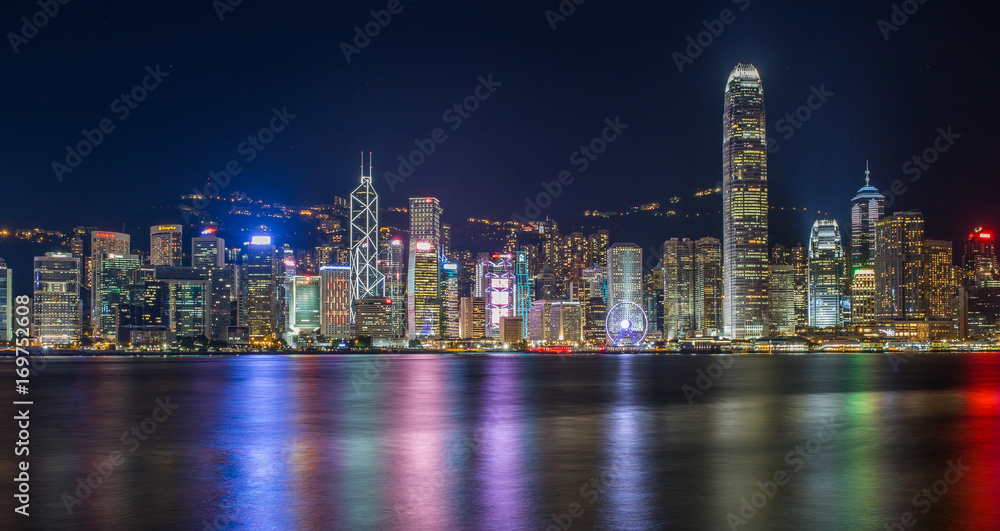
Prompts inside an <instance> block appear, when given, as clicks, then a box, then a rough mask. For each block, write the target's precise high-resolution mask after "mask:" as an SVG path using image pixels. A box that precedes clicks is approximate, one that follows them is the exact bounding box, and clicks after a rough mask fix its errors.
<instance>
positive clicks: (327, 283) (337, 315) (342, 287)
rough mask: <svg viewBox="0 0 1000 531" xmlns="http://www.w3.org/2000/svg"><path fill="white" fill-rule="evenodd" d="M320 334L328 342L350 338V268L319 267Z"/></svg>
mask: <svg viewBox="0 0 1000 531" xmlns="http://www.w3.org/2000/svg"><path fill="white" fill-rule="evenodd" d="M319 277H320V284H319V298H320V317H319V319H320V334H322V335H323V336H325V337H326V338H327V339H328V340H336V339H348V338H349V337H351V268H350V267H347V266H334V265H327V266H320V268H319Z"/></svg>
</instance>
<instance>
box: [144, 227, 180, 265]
mask: <svg viewBox="0 0 1000 531" xmlns="http://www.w3.org/2000/svg"><path fill="white" fill-rule="evenodd" d="M182 232H183V228H182V227H181V226H180V225H153V226H152V227H150V228H149V264H150V265H153V266H179V265H181V259H182V256H183V251H182V247H181V246H182V245H183V244H182V237H181V236H182Z"/></svg>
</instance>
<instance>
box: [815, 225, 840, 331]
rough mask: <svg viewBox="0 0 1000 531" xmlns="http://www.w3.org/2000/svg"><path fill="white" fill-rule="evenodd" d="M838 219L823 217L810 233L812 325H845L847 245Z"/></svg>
mask: <svg viewBox="0 0 1000 531" xmlns="http://www.w3.org/2000/svg"><path fill="white" fill-rule="evenodd" d="M841 242H842V240H841V238H840V226H839V225H837V220H832V219H820V220H817V221H816V222H815V223H813V228H812V233H811V234H810V235H809V326H813V327H816V328H840V327H841V326H843V324H844V321H843V312H844V308H845V307H846V305H845V304H844V303H845V298H844V260H845V257H844V246H843V244H842V243H841Z"/></svg>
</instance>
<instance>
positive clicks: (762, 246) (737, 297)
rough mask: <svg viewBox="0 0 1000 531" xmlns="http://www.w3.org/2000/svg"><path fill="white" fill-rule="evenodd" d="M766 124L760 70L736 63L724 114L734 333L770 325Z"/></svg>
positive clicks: (727, 317)
mask: <svg viewBox="0 0 1000 531" xmlns="http://www.w3.org/2000/svg"><path fill="white" fill-rule="evenodd" d="M766 129H767V123H766V121H765V117H764V89H763V85H762V84H761V79H760V74H759V73H758V72H757V69H756V68H755V67H754V66H753V65H749V64H740V65H737V66H736V68H734V69H733V71H732V73H731V74H729V80H728V81H727V82H726V94H725V110H724V112H723V119H722V165H723V171H722V174H723V176H722V217H723V225H722V233H723V238H722V244H723V259H722V264H723V268H724V273H723V278H724V286H725V287H724V289H725V296H724V297H723V322H724V328H725V333H726V335H728V336H730V337H733V338H736V339H743V338H753V337H760V336H762V335H764V334H766V333H767V330H768V326H767V310H768V308H767V306H768V302H769V298H768V295H767V267H768V260H767V250H768V248H767V236H768V235H767V138H766V134H767V133H766Z"/></svg>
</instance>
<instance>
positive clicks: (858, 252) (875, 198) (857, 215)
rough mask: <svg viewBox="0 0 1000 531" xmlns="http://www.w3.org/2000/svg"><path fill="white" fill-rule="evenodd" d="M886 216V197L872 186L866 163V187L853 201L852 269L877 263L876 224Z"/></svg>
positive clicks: (859, 191)
mask: <svg viewBox="0 0 1000 531" xmlns="http://www.w3.org/2000/svg"><path fill="white" fill-rule="evenodd" d="M883 216H885V196H883V195H882V194H880V193H879V191H878V188H875V187H874V186H872V185H871V172H870V171H868V164H867V163H865V186H864V187H863V188H861V189H860V190H858V193H857V194H856V195H855V196H854V199H851V269H852V270H853V269H854V268H858V267H871V266H872V264H873V263H874V262H875V222H877V221H878V220H880V219H882V217H883Z"/></svg>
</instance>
